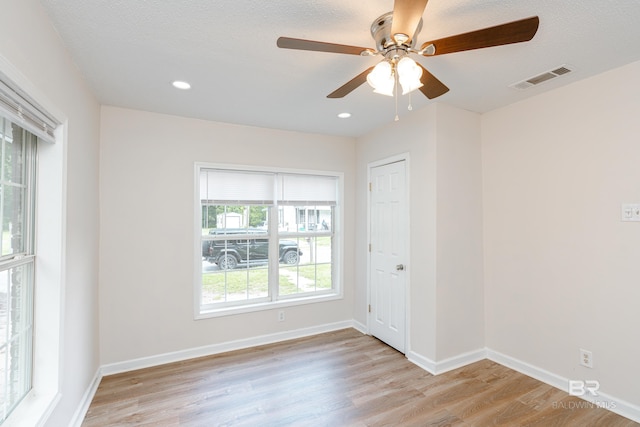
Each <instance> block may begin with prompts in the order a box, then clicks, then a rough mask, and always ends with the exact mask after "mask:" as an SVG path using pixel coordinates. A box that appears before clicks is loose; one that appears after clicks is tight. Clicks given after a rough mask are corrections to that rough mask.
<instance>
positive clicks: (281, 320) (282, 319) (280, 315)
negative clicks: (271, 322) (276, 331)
mask: <svg viewBox="0 0 640 427" xmlns="http://www.w3.org/2000/svg"><path fill="white" fill-rule="evenodd" d="M278 322H284V310H280V311H279V312H278Z"/></svg>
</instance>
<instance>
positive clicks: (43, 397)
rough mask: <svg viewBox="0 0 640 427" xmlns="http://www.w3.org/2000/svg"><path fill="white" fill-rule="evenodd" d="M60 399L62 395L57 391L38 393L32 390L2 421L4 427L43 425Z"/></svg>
mask: <svg viewBox="0 0 640 427" xmlns="http://www.w3.org/2000/svg"><path fill="white" fill-rule="evenodd" d="M58 400H60V395H59V394H57V393H38V392H37V391H36V390H31V391H30V392H29V393H28V394H27V395H26V396H25V398H24V399H23V400H22V402H20V404H19V405H18V406H17V407H16V409H14V410H13V412H12V413H11V414H10V415H9V417H8V418H7V419H6V420H5V421H4V423H2V427H18V426H40V425H43V424H44V422H45V421H46V419H47V417H48V416H49V415H50V414H51V411H52V410H53V408H54V407H55V405H56V404H57V403H58Z"/></svg>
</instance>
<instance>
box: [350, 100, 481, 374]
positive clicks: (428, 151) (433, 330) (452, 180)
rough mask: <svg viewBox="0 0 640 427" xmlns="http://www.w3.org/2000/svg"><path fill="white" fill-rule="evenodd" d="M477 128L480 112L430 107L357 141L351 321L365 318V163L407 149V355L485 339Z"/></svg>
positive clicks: (434, 358) (458, 349) (432, 356)
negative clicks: (354, 275) (355, 268)
mask: <svg viewBox="0 0 640 427" xmlns="http://www.w3.org/2000/svg"><path fill="white" fill-rule="evenodd" d="M479 132H480V117H479V115H477V114H475V113H470V112H467V111H462V110H459V109H456V108H452V107H447V106H444V105H439V104H431V105H429V106H427V107H426V108H424V109H422V110H419V111H414V112H413V113H411V114H410V115H408V116H407V117H405V118H402V119H401V120H400V121H398V122H395V123H393V124H391V125H388V126H384V127H382V128H380V129H376V130H375V131H374V132H371V133H370V134H368V135H367V136H365V137H363V138H361V139H360V140H359V141H358V151H357V161H358V181H357V188H358V192H357V212H358V213H359V214H358V215H359V217H360V218H362V219H363V221H360V222H359V223H358V226H357V239H356V260H357V265H358V269H357V280H356V284H357V285H356V304H357V305H356V308H355V318H356V320H358V321H359V322H361V323H366V316H367V313H366V304H367V300H366V295H367V282H366V280H367V276H366V269H367V253H368V252H367V244H368V240H367V238H368V233H367V229H366V221H364V218H366V214H365V213H366V211H367V196H366V188H367V185H368V184H367V169H368V164H369V163H371V162H373V161H379V160H382V159H385V158H389V157H392V156H395V155H398V154H402V153H408V154H409V203H410V207H409V209H410V216H411V220H410V221H411V224H410V239H411V242H410V260H409V262H408V263H407V266H408V270H407V271H408V273H409V287H410V289H409V300H408V301H409V303H408V310H409V313H410V320H409V323H410V325H409V332H410V335H409V343H408V344H409V349H408V353H411V354H413V355H417V356H419V357H421V358H424V359H425V360H426V361H428V362H430V363H437V362H438V361H442V360H443V359H446V358H449V357H454V356H458V355H460V354H462V353H466V352H471V351H475V350H479V349H481V348H482V347H483V343H484V337H483V317H484V312H483V293H482V186H481V178H482V177H481V161H480V139H479Z"/></svg>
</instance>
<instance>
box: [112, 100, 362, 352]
mask: <svg viewBox="0 0 640 427" xmlns="http://www.w3.org/2000/svg"><path fill="white" fill-rule="evenodd" d="M101 138H102V139H101V157H100V194H101V218H102V220H101V244H100V248H101V256H100V265H101V269H100V321H101V324H100V339H101V356H102V357H101V361H102V363H103V364H110V363H116V362H124V361H129V360H131V359H135V358H142V357H148V356H155V355H159V354H163V353H169V352H173V351H178V350H187V349H192V348H196V347H201V346H205V345H213V344H219V343H226V342H231V341H235V340H240V339H243V338H251V337H257V336H263V335H268V334H273V333H277V332H283V331H288V330H295V329H301V328H307V327H313V326H319V325H325V324H329V323H333V322H339V321H347V320H351V319H353V304H354V303H353V298H354V293H353V281H354V273H355V269H354V260H353V256H354V253H353V241H354V235H355V233H354V230H353V226H354V222H355V213H354V209H355V203H354V198H355V174H354V165H355V141H354V140H353V139H351V138H339V137H330V136H322V135H311V134H302V133H295V132H285V131H278V130H269V129H261V128H253V127H246V126H237V125H229V124H223V123H214V122H206V121H201V120H194V119H187V118H180V117H173V116H166V115H160V114H152V113H146V112H141V111H134V110H125V109H119V108H113V107H103V108H102V130H101ZM195 162H212V163H229V164H246V165H254V166H269V167H283V168H296V169H312V170H326V171H336V172H343V173H344V189H345V194H344V220H345V223H344V229H345V236H344V248H345V251H344V283H343V285H344V289H345V292H344V299H342V300H337V301H330V302H323V303H318V304H307V305H302V306H296V307H287V308H286V321H285V322H277V314H276V311H275V310H266V311H260V312H253V313H247V314H238V315H233V316H225V317H217V318H211V319H204V320H197V321H195V320H194V318H193V316H194V314H193V281H194V272H193V268H194V267H193V252H194V249H193V247H194V243H193V242H194V240H193V239H194V236H193V229H194V221H195V212H194V209H195V208H194V204H195V202H194V164H195Z"/></svg>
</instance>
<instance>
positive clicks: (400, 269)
mask: <svg viewBox="0 0 640 427" xmlns="http://www.w3.org/2000/svg"><path fill="white" fill-rule="evenodd" d="M396 270H398V271H402V270H404V265H402V264H398V265H396Z"/></svg>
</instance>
